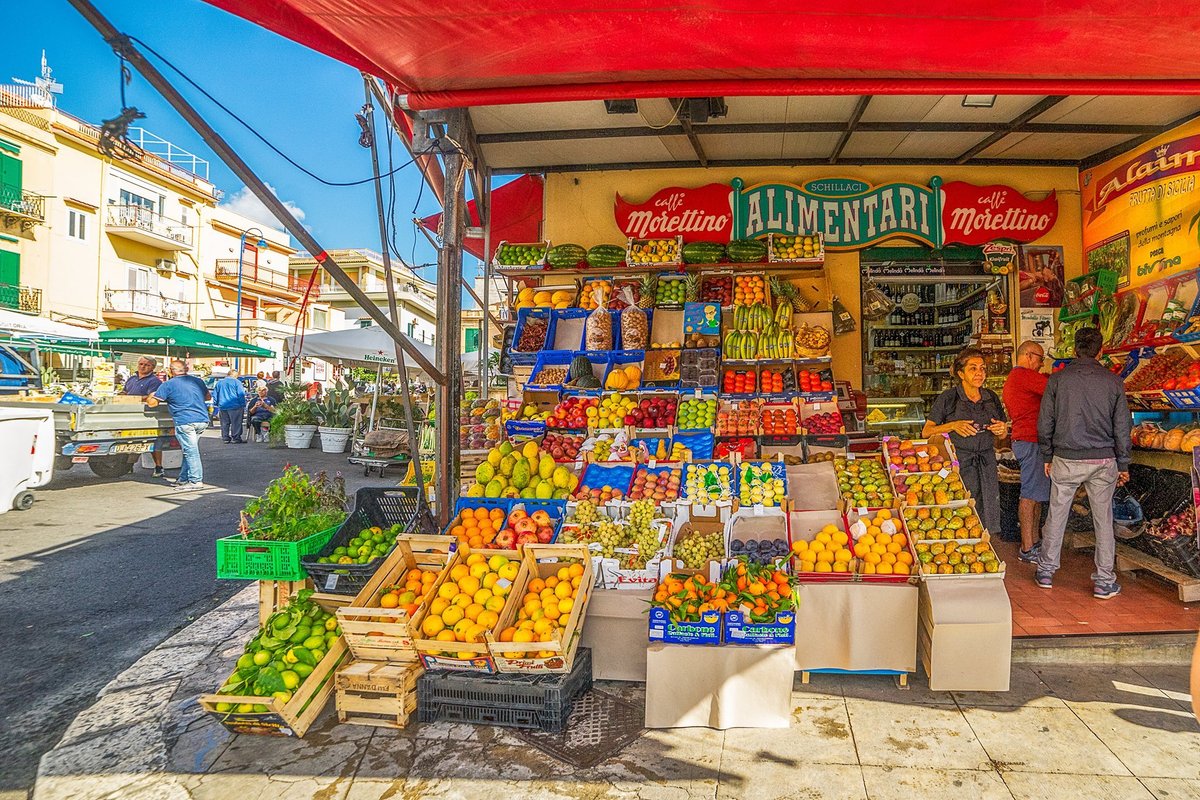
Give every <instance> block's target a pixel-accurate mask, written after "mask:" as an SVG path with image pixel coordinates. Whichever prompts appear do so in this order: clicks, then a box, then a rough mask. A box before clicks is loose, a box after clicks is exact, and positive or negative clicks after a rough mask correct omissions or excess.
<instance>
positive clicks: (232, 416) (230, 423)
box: [212, 368, 246, 444]
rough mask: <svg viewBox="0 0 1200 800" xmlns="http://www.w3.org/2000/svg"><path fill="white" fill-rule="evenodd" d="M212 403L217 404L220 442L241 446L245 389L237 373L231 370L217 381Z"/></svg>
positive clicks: (244, 411) (242, 440) (213, 389)
mask: <svg viewBox="0 0 1200 800" xmlns="http://www.w3.org/2000/svg"><path fill="white" fill-rule="evenodd" d="M212 395H213V402H214V403H216V404H217V416H218V417H219V418H220V420H221V441H223V442H225V444H242V443H243V442H244V441H245V439H243V438H242V418H243V417H245V415H246V387H245V386H243V385H242V382H241V381H240V380H238V371H237V369H236V368H231V369H230V370H229V374H228V375H226V376H225V377H224V378H221V380H219V381H217V383H216V385H214V386H213V388H212Z"/></svg>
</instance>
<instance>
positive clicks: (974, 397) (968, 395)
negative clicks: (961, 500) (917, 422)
mask: <svg viewBox="0 0 1200 800" xmlns="http://www.w3.org/2000/svg"><path fill="white" fill-rule="evenodd" d="M950 372H951V374H952V375H953V376H954V377H955V378H956V379H957V381H958V385H957V386H954V387H953V388H950V389H947V390H946V391H944V392H942V393H941V394H940V395H938V396H937V399H936V400H934V401H933V406H932V407H931V408H930V410H929V419H927V420H925V427H924V428H922V429H921V435H922V436H924V437H926V438H928V437H930V436H933V435H935V434H939V433H948V434H950V442H951V443H952V444H953V445H954V447H955V449H956V450H958V468H959V472H960V473H961V474H962V480H963V485H965V486H966V487H967V491H968V492H970V493H971V496H972V497H974V498H975V509H976V511H977V513H978V514H979V519H980V521H981V522H983V527H985V528H987V529H988V530H989V531H999V530H1000V471H999V468H998V465H997V463H996V438H997V437H1003V436H1004V435H1005V434H1006V433H1007V432H1008V424H1007V420H1008V417H1007V416H1006V415H1005V413H1004V406H1003V404H1002V403H1001V402H1000V398H999V397H998V396H997V395H996V393H995V392H993V391H992V390H991V389H988V388H986V387H984V385H983V383H984V381H986V380H987V363H986V362H985V361H984V360H983V351H982V350H980V349H979V348H977V347H967V348H964V349H963V350H962V352H960V353H959V354H958V355H957V356H955V357H954V364H953V366H952V367H951V370H950Z"/></svg>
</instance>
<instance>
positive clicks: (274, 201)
mask: <svg viewBox="0 0 1200 800" xmlns="http://www.w3.org/2000/svg"><path fill="white" fill-rule="evenodd" d="M68 2H70V4H71V5H72V6H73V7H74V8H75V10H76V11H78V12H79V13H80V14H81V15H82V16H83V18H84V19H86V20H87V21H88V23H89V24H90V25H91V26H92V27H93V28H95V29H96V30H97V31H98V32H99V33H100V35H101V36H102V37H104V40H105V41H106V42H108V43H109V44H110V45H112V47H113V49H114V50H116V51H117V52H119V53H120V54H122V55H123V56H124V57H125V59H126V60H127V61H128V62H129V63H130V64H132V65H133V67H134V68H135V69H136V70H137V71H138V72H139V73H140V74H141V75H142V77H144V78H145V79H146V81H147V82H148V83H149V84H150V85H151V86H153V87H154V88H155V89H156V90H157V91H158V93H159V94H161V95H162V96H163V98H164V99H165V100H166V101H167V102H168V103H170V104H171V107H172V108H174V109H175V110H176V111H177V112H178V113H179V115H180V116H181V117H183V119H184V121H185V122H187V123H188V124H189V125H191V126H192V128H194V129H195V130H196V132H197V133H199V134H200V136H201V138H202V139H204V142H205V144H207V145H208V146H209V147H210V148H212V151H213V152H214V153H216V154H217V156H218V157H219V158H220V159H221V160H222V161H223V162H225V165H226V166H228V167H229V169H230V170H231V171H232V172H233V173H234V174H235V175H237V177H238V178H239V179H240V180H241V181H242V183H244V184H245V185H246V188H248V189H249V190H250V191H251V192H253V193H254V196H255V197H257V198H258V199H259V200H261V201H262V203H263V205H265V206H266V207H267V208H268V209H269V210H270V211H271V213H272V215H274V217H275V219H277V220H279V221H280V222H281V223H283V226H284V227H285V228H287V231H288V233H290V234H291V235H292V236H294V237H296V240H297V241H298V242H300V244H301V245H303V246H304V248H305V249H306V250H308V252H309V253H310V254H311V255H312V257H313V258H314V259H316V262H317V264H318V265H319V266H320V267H321V268H322V269H324V270H325V271H326V272H328V273H329V274H330V275H331V276H332V277H333V279H334V280H335V281H337V282H338V284H339V285H340V286H341V287H342V288H343V289H345V290H346V293H347V294H349V295H350V296H351V297H352V298H354V302H356V303H358V305H359V306H360V307H361V308H362V309H363V311H365V312H366V313H367V315H368V316H369V317H371V319H373V320H375V322H376V324H378V325H379V327H381V328H383V330H384V331H385V332H386V333H387V334H388V336H391V337H392V340H393V341H395V342H396V343H397V344H398V345H399V346H400V347H403V348H404V351H405V352H406V353H408V354H409V355H410V356H412V357H413V359H414V360H415V361H416V362H417V363H418V364H419V365H420V366H421V368H422V369H423V370H425V372H426V373H428V374H429V375H430V377H432V378H433V379H434V381H436V382H437V383H438V384H440V385H444V384H446V382H447V374H446V373H445V372H443V371H442V370H441V369H438V368H437V367H435V366H434V365H433V364H431V363H430V362H429V359H427V358H425V356H424V355H423V354H422V353H421V351H420V350H418V349H417V347H416V346H415V345H414V344H413V343H412V342H410V341H408V339H407V338H405V337H404V336H403V335H402V334H401V333H400V331H399V329H397V328H396V326H395V325H393V324H392V321H391V320H390V319H388V317H387V315H386V314H384V313H383V311H382V310H381V309H380V308H379V307H378V306H376V305H375V304H374V303H373V302H371V298H369V297H367V293H366V292H364V291H363V290H362V289H361V288H360V287H359V286H358V284H356V283H355V282H354V281H353V280H352V279H351V278H350V276H349V275H347V274H346V272H345V270H343V269H342V268H341V267H340V266H338V264H337V262H336V261H335V260H334V259H333V258H331V257H330V255H329V254H328V253H326V252H325V248H323V247H321V245H320V243H319V242H318V241H317V240H316V238H314V237H313V235H312V234H311V233H310V232H309V231H308V229H307V228H305V227H304V226H303V225H301V224H300V222H299V220H297V219H296V217H295V216H294V215H293V214H292V212H291V211H289V210H288V208H287V206H285V205H284V204H283V202H282V201H281V200H280V199H279V198H278V197H276V196H275V193H274V192H272V191H271V190H270V189H268V188H267V186H266V184H264V183H263V182H262V180H260V179H259V177H258V176H257V175H255V174H254V172H253V170H251V169H250V167H249V166H248V165H247V164H246V162H245V161H243V160H242V157H241V156H239V155H238V154H237V152H236V151H235V150H234V149H233V148H232V147H231V146H230V145H229V143H228V142H226V141H225V139H224V138H222V137H221V135H220V134H218V133H217V132H216V131H215V130H214V129H213V127H212V126H211V125H209V124H208V123H207V122H205V120H204V117H202V116H201V115H200V113H199V112H197V111H196V109H195V108H193V107H192V105H191V104H190V103H188V101H187V100H185V99H184V97H183V95H181V94H180V93H179V92H178V91H177V90H176V89H175V87H174V86H172V85H171V83H170V81H168V80H167V79H166V78H165V77H163V74H162V73H161V72H159V71H158V68H156V67H155V66H154V65H153V64H151V63H150V62H149V61H148V60H147V59H146V57H145V56H143V55H142V54H141V52H139V51H138V49H137V48H136V47H134V46H133V43H132V42H130V41H129V39H128V38H127V37H125V36H124V35H122V34H121V32H120V31H118V30H117V29H116V27H114V26H113V24H112V23H111V22H109V21H108V19H107V18H106V17H105V16H104V15H103V14H101V13H100V11H99V10H97V8H96V6H95V5H93V4H92V3H91V2H90V0H68Z"/></svg>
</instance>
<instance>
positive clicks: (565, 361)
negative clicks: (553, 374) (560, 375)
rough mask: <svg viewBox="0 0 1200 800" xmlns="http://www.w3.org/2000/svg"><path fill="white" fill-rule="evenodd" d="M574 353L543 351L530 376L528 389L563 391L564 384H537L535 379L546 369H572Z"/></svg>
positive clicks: (526, 384) (527, 384)
mask: <svg viewBox="0 0 1200 800" xmlns="http://www.w3.org/2000/svg"><path fill="white" fill-rule="evenodd" d="M574 355H575V354H574V353H567V352H563V351H561V350H543V351H542V352H540V353H538V357H537V361H535V362H534V365H533V372H531V373H530V374H529V380H528V381H527V382H526V383H525V388H526V389H539V390H550V391H561V390H562V384H561V383H554V384H540V383H538V384H535V383H534V382H533V379H534V378H536V377H537V376H538V375H539V374H540V373H541V371H542V370H543V369H545V368H546V367H566V368H567V369H570V367H571V359H572V358H573V357H574Z"/></svg>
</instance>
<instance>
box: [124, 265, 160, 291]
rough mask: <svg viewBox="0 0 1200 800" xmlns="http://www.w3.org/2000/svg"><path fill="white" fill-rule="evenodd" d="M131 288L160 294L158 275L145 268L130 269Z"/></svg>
mask: <svg viewBox="0 0 1200 800" xmlns="http://www.w3.org/2000/svg"><path fill="white" fill-rule="evenodd" d="M129 288H130V289H133V290H135V291H142V292H150V293H152V294H158V273H157V272H155V271H154V270H151V269H146V268H144V267H130V268H129Z"/></svg>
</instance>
